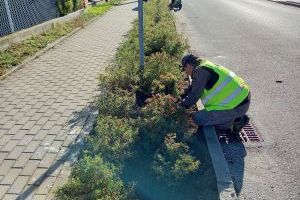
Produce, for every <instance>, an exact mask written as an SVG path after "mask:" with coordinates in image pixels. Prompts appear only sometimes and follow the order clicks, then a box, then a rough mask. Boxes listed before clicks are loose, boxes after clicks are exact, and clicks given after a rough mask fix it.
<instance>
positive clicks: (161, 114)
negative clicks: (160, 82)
mask: <svg viewBox="0 0 300 200" xmlns="http://www.w3.org/2000/svg"><path fill="white" fill-rule="evenodd" d="M176 101H177V99H176V98H174V97H172V96H170V95H167V96H165V95H163V96H155V97H154V98H152V99H151V102H148V104H147V105H146V106H145V107H143V108H142V109H141V118H142V121H141V125H140V128H139V139H140V144H141V145H142V146H143V149H145V150H146V151H148V152H150V153H151V152H153V151H155V150H156V149H157V148H159V147H160V146H161V145H162V143H163V142H164V138H165V136H166V135H167V134H168V133H172V132H173V133H176V134H177V135H178V137H180V138H182V137H183V136H184V134H185V133H186V132H187V131H188V113H187V112H186V110H185V109H183V108H181V107H179V106H178V103H176Z"/></svg>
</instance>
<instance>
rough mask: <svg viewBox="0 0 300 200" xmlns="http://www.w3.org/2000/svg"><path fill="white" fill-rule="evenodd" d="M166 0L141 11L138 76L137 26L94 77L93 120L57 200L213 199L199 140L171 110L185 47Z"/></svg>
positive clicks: (178, 111) (185, 115) (184, 116)
mask: <svg viewBox="0 0 300 200" xmlns="http://www.w3.org/2000/svg"><path fill="white" fill-rule="evenodd" d="M167 5H168V1H167V0H152V1H150V2H149V3H146V4H145V8H144V10H145V11H144V13H145V68H144V69H145V70H144V71H142V72H141V71H140V70H139V66H138V64H139V60H138V37H137V36H138V31H137V30H138V28H137V27H138V26H137V21H135V22H134V23H133V29H132V30H131V31H130V32H129V35H128V38H127V39H126V40H125V41H124V42H123V44H122V45H121V46H120V48H119V49H118V52H117V55H116V59H115V62H114V64H113V65H111V66H108V68H107V72H108V73H105V74H102V75H100V77H99V79H100V87H101V88H102V93H101V96H100V97H99V101H98V108H99V116H98V118H97V122H96V124H95V128H94V130H93V132H92V133H91V134H90V135H89V136H88V137H86V138H85V147H84V149H83V150H82V152H81V154H80V156H79V160H78V162H77V163H75V165H74V167H73V169H72V173H71V177H70V179H69V181H68V183H66V184H65V185H64V186H63V187H61V188H60V189H59V190H57V192H56V197H57V198H58V199H103V200H116V199H124V200H125V199H126V200H129V199H130V200H131V199H140V200H146V199H147V200H148V199H153V200H160V199H175V200H176V199H184V200H189V199H190V200H193V199H204V200H207V199H209V200H214V199H218V192H217V185H216V180H215V175H214V171H213V167H212V164H211V160H210V157H209V154H208V151H207V147H206V144H205V140H204V137H203V134H201V133H200V132H197V130H196V127H195V125H194V124H193V123H192V121H191V119H190V117H189V114H190V112H189V111H188V110H185V109H184V108H182V107H179V106H178V101H179V94H180V93H181V92H182V90H183V86H184V85H185V84H186V83H185V82H184V81H183V74H182V73H181V71H180V69H179V68H178V61H179V60H180V58H181V56H182V54H183V51H184V50H185V49H186V48H187V46H186V43H185V41H184V40H183V39H182V38H181V36H180V35H179V34H178V33H177V32H176V28H175V24H174V19H173V16H172V14H171V13H170V12H169V11H168V7H167Z"/></svg>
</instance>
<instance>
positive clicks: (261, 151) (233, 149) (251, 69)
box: [176, 0, 300, 200]
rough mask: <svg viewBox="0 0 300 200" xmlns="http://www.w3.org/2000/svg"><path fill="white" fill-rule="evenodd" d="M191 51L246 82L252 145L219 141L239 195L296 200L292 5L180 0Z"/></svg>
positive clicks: (299, 32)
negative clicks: (254, 134)
mask: <svg viewBox="0 0 300 200" xmlns="http://www.w3.org/2000/svg"><path fill="white" fill-rule="evenodd" d="M176 16H177V17H178V22H179V27H180V30H181V31H182V32H183V33H184V34H185V36H186V37H187V38H188V40H189V43H190V45H191V51H192V52H194V53H196V54H198V55H200V56H201V57H206V58H208V59H210V60H212V61H214V62H216V63H219V64H221V65H224V66H227V67H228V68H230V69H232V70H233V71H234V72H236V74H238V75H240V76H241V77H243V78H244V79H245V80H246V81H247V83H248V84H249V85H250V87H251V92H252V105H251V108H250V111H249V115H250V117H251V120H252V122H253V124H254V125H255V126H256V128H257V129H258V131H259V132H260V134H261V135H262V137H263V139H264V140H265V141H264V142H263V143H262V144H260V145H253V144H247V145H245V146H244V145H239V144H231V145H225V146H223V148H224V151H225V154H226V157H227V160H228V163H229V167H230V169H231V173H232V176H233V179H234V182H235V187H236V190H237V192H238V193H239V198H240V199H255V200H257V199H280V200H282V199H289V200H290V199H295V200H296V199H297V200H298V199H300V161H299V158H300V157H299V156H300V135H299V134H300V100H299V99H300V89H299V81H300V8H297V7H292V6H287V5H282V4H278V3H274V2H270V1H266V0H186V1H184V0H183V9H182V10H181V11H179V12H176Z"/></svg>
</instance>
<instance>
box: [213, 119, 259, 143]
mask: <svg viewBox="0 0 300 200" xmlns="http://www.w3.org/2000/svg"><path fill="white" fill-rule="evenodd" d="M217 134H218V137H219V140H220V142H225V143H234V142H243V143H246V142H263V139H262V137H261V135H260V134H259V133H258V132H257V131H256V130H255V128H254V127H253V126H252V124H251V123H248V124H246V125H245V126H244V128H242V130H241V131H240V132H239V134H232V133H231V132H230V131H229V130H218V131H217Z"/></svg>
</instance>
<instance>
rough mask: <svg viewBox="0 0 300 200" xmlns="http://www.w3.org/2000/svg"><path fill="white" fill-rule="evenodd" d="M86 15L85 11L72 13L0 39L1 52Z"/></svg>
mask: <svg viewBox="0 0 300 200" xmlns="http://www.w3.org/2000/svg"><path fill="white" fill-rule="evenodd" d="M83 13H84V9H81V10H78V11H76V12H73V13H70V14H68V15H66V16H64V17H60V18H56V19H52V20H49V21H46V22H44V23H41V24H38V25H35V26H33V27H30V28H27V29H23V30H20V31H18V32H15V33H12V34H10V35H7V36H5V37H1V38H0V51H3V50H5V49H7V48H8V47H10V46H11V45H12V44H17V43H20V42H22V41H24V40H25V39H27V38H30V37H32V36H35V35H39V34H41V33H43V32H45V31H47V30H48V29H50V28H53V27H56V26H57V25H58V24H61V23H65V22H68V21H71V20H73V19H75V18H77V17H79V16H81V15H82V14H83Z"/></svg>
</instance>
